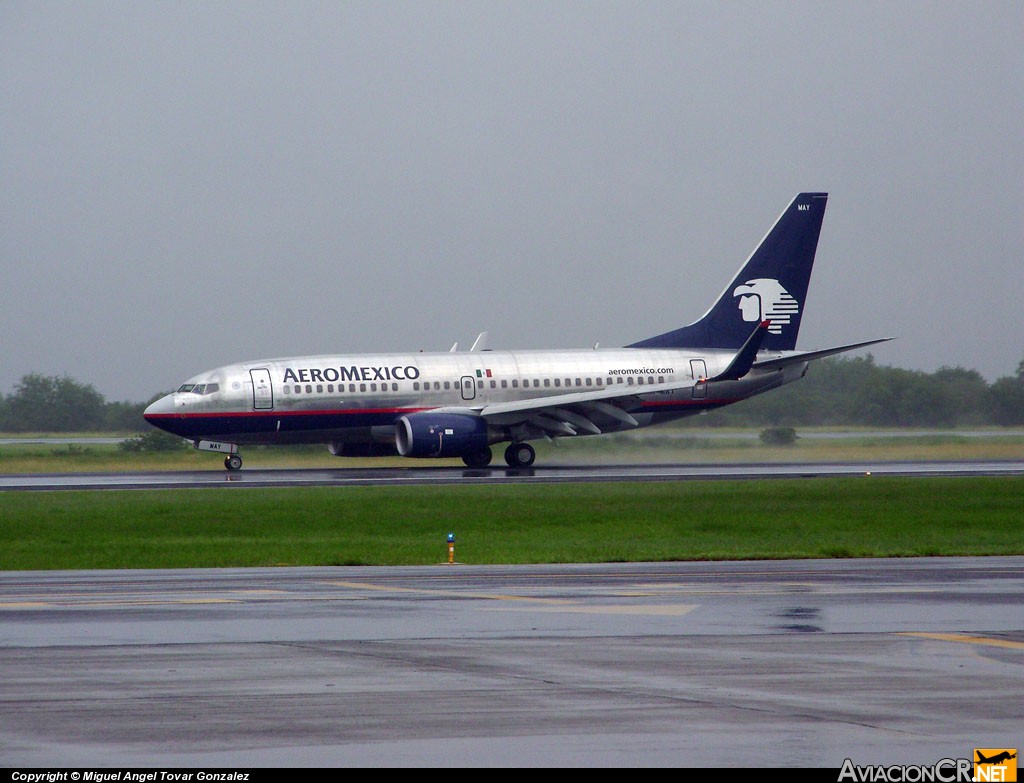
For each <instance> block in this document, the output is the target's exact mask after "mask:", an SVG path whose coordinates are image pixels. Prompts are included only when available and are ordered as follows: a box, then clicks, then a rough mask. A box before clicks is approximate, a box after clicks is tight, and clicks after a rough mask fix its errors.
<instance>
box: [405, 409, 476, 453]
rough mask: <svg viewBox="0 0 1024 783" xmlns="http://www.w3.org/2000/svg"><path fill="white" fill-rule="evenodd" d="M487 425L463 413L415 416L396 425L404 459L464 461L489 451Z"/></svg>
mask: <svg viewBox="0 0 1024 783" xmlns="http://www.w3.org/2000/svg"><path fill="white" fill-rule="evenodd" d="M487 444H488V436H487V422H486V421H485V420H484V419H482V418H481V417H479V416H468V415H465V414H461V413H431V412H429V411H424V412H423V413H412V414H410V415H408V416H403V417H402V418H400V419H399V420H398V421H397V422H395V445H396V446H397V447H398V453H399V454H401V455H402V456H403V457H463V456H466V455H467V454H472V453H476V452H480V451H481V450H483V449H486V448H487Z"/></svg>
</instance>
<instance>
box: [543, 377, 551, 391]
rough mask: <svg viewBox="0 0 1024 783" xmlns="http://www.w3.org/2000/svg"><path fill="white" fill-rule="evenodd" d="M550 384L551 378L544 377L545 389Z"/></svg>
mask: <svg viewBox="0 0 1024 783" xmlns="http://www.w3.org/2000/svg"><path fill="white" fill-rule="evenodd" d="M550 386H551V379H550V378H545V379H544V388H545V389H547V388H548V387H550Z"/></svg>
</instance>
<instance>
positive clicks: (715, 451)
mask: <svg viewBox="0 0 1024 783" xmlns="http://www.w3.org/2000/svg"><path fill="white" fill-rule="evenodd" d="M852 431H853V432H856V430H852ZM757 432H759V430H722V429H717V430H712V429H704V430H702V429H696V428H692V427H691V428H685V429H684V428H682V427H671V426H667V427H660V428H652V429H650V430H644V431H641V432H635V433H624V434H617V435H605V436H602V437H593V438H578V439H563V440H560V441H559V442H558V444H557V445H552V444H549V443H546V442H543V441H539V442H537V443H535V444H534V445H535V446H536V447H537V465H538V466H544V465H570V464H571V465H579V464H608V463H631V464H657V463H709V462H710V463H718V462H799V461H810V462H849V461H856V462H861V461H893V460H938V461H941V460H965V459H1018V460H1024V436H1021V435H1020V434H1018V431H1017V430H1010V431H1009V432H1010V433H1012V434H1007V433H1006V431H1003V432H1000V431H999V430H993V431H992V435H991V436H986V437H977V436H971V437H967V436H963V435H958V434H957V432H956V430H950V431H949V433H944V434H941V435H915V436H912V437H908V436H905V435H901V433H900V431H899V430H892V433H893V435H892V436H891V437H889V436H886V435H884V434H883V435H879V434H875V433H874V432H873V431H872V432H869V433H865V434H863V435H860V436H857V437H847V438H840V439H817V438H810V437H800V435H801V433H804V434H805V435H806V434H807V433H809V432H812V430H809V429H807V430H798V431H797V436H798V439H797V442H796V443H795V444H793V445H791V446H766V445H764V444H762V443H761V442H760V441H759V440H758V438H757V437H756V435H757ZM501 451H502V449H501V447H500V446H499V447H497V448H496V449H495V462H497V463H500V462H501ZM241 452H242V455H243V457H244V458H245V466H246V468H249V469H261V468H324V467H326V468H333V469H344V468H353V467H365V466H373V467H384V466H389V465H390V466H405V467H408V466H410V465H413V464H416V463H415V462H413V461H410V460H406V459H402V458H401V457H390V458H385V459H351V458H343V459H339V458H337V457H332V456H331V455H330V454H328V453H327V447H326V446H322V445H312V446H277V447H272V446H245V447H242V449H241ZM419 464H420V465H422V464H424V463H422V462H420V463H419ZM431 464H435V465H459V466H461V465H462V462H461V461H460V460H457V459H456V460H438V461H433V462H431ZM140 470H146V471H149V470H210V471H222V470H224V465H223V458H222V457H221V456H220V455H217V454H211V453H208V452H200V451H195V450H194V449H184V450H182V451H176V452H141V453H137V452H126V451H123V450H121V449H119V448H118V447H117V445H116V444H61V443H56V442H55V443H38V444H37V443H32V444H29V443H21V444H0V473H5V474H13V473H63V472H79V473H93V472H111V471H117V472H123V471H140Z"/></svg>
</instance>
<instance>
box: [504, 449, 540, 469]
mask: <svg viewBox="0 0 1024 783" xmlns="http://www.w3.org/2000/svg"><path fill="white" fill-rule="evenodd" d="M535 459H537V452H536V451H534V450H533V446H531V445H530V444H529V443H512V444H510V445H509V447H508V448H507V449H505V462H507V463H508V466H509V467H510V468H528V467H530V465H532V464H533V461H534V460H535Z"/></svg>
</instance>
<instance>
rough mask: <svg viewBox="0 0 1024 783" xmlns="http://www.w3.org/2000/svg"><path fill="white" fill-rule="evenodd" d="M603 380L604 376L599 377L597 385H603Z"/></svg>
mask: <svg viewBox="0 0 1024 783" xmlns="http://www.w3.org/2000/svg"><path fill="white" fill-rule="evenodd" d="M603 381H604V379H603V378H598V379H597V385H598V386H601V385H602V383H603Z"/></svg>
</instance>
